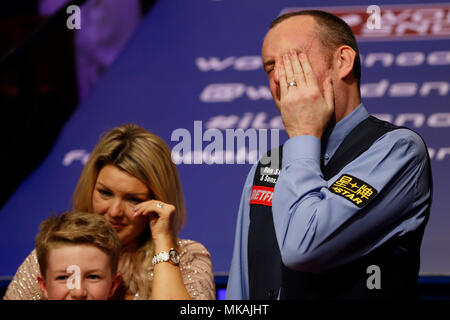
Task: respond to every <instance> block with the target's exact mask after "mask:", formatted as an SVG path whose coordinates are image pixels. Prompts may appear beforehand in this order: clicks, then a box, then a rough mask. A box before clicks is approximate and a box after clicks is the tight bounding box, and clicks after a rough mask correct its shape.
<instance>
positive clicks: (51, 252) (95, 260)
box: [36, 212, 121, 300]
mask: <svg viewBox="0 0 450 320" xmlns="http://www.w3.org/2000/svg"><path fill="white" fill-rule="evenodd" d="M120 247H121V244H120V240H119V238H118V236H117V234H116V232H115V230H114V229H113V228H112V226H111V225H110V224H109V222H107V221H106V220H105V219H104V218H103V217H102V216H100V215H97V214H93V213H83V212H73V213H72V212H65V213H63V214H62V215H60V216H58V217H52V218H49V219H47V220H45V221H43V222H42V223H41V225H40V231H39V234H38V235H37V237H36V253H37V258H38V262H39V267H40V275H39V276H38V282H39V286H40V288H41V291H42V293H43V296H44V297H45V298H46V299H50V300H74V299H86V300H105V299H108V298H110V297H111V296H112V295H113V294H114V292H115V290H116V289H117V286H118V285H119V283H120V275H119V273H118V272H117V265H118V261H119V256H120Z"/></svg>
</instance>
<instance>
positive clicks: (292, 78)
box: [283, 54, 295, 83]
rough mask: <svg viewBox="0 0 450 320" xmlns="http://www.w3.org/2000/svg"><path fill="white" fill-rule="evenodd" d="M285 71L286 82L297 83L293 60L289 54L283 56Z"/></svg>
mask: <svg viewBox="0 0 450 320" xmlns="http://www.w3.org/2000/svg"><path fill="white" fill-rule="evenodd" d="M283 65H284V71H285V72H286V82H287V83H289V82H291V81H295V76H294V71H293V70H292V64H291V59H290V58H289V54H285V55H283Z"/></svg>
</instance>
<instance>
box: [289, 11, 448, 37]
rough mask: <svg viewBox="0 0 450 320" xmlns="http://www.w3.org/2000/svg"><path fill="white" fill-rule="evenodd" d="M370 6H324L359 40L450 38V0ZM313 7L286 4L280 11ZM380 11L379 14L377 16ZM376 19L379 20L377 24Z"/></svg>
mask: <svg viewBox="0 0 450 320" xmlns="http://www.w3.org/2000/svg"><path fill="white" fill-rule="evenodd" d="M376 7H377V8H379V11H377V10H371V8H370V7H361V6H355V7H320V8H314V9H319V10H323V11H327V12H331V13H333V14H335V15H337V16H338V17H340V18H341V19H343V20H344V21H345V22H347V24H348V25H349V26H350V27H351V28H352V30H353V33H354V34H355V36H356V38H357V40H358V41H364V40H372V39H373V40H422V39H427V40H431V39H446V38H450V4H449V3H439V4H408V5H384V6H383V5H380V6H376ZM309 9H313V8H298V7H297V8H286V9H283V10H282V11H281V13H280V15H282V14H285V13H288V12H293V11H298V10H309ZM375 15H377V16H375ZM374 20H376V21H378V23H377V26H376V27H374V23H373V22H374Z"/></svg>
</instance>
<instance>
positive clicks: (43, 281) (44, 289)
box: [37, 274, 48, 300]
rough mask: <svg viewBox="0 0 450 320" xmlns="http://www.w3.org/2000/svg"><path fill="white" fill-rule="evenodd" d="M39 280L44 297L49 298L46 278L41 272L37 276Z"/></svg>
mask: <svg viewBox="0 0 450 320" xmlns="http://www.w3.org/2000/svg"><path fill="white" fill-rule="evenodd" d="M37 281H38V283H39V287H40V288H41V291H42V294H43V296H44V298H45V299H47V300H48V293H47V286H46V284H45V279H44V278H43V277H42V276H41V274H39V275H38V276H37Z"/></svg>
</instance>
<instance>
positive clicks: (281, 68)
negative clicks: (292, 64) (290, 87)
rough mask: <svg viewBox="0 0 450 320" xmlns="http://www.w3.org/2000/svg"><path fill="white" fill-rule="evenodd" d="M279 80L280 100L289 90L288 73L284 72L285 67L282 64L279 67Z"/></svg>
mask: <svg viewBox="0 0 450 320" xmlns="http://www.w3.org/2000/svg"><path fill="white" fill-rule="evenodd" d="M278 79H279V82H280V100H281V98H282V97H284V95H285V94H286V90H287V81H286V72H285V71H284V65H283V64H280V65H279V66H278Z"/></svg>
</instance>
